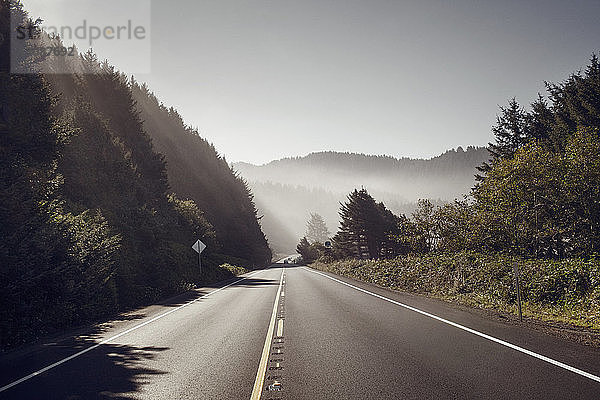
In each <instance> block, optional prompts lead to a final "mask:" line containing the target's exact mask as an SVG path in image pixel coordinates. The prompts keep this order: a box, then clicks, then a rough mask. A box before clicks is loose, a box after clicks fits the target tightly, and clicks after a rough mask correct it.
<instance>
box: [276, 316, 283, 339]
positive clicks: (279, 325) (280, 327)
mask: <svg viewBox="0 0 600 400" xmlns="http://www.w3.org/2000/svg"><path fill="white" fill-rule="evenodd" d="M277 336H279V337H282V336H283V319H280V320H279V321H278V323H277Z"/></svg>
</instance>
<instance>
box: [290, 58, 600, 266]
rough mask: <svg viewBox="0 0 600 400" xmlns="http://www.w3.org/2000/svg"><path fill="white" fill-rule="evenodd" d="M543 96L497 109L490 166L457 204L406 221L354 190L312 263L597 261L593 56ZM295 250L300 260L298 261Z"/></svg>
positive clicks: (599, 75) (599, 201)
mask: <svg viewBox="0 0 600 400" xmlns="http://www.w3.org/2000/svg"><path fill="white" fill-rule="evenodd" d="M546 86H547V95H546V96H542V95H539V96H538V98H537V99H536V100H535V101H534V102H533V103H532V104H531V105H530V106H529V107H528V108H527V109H526V108H525V107H523V106H521V105H520V104H519V103H518V102H517V101H516V99H512V100H510V101H509V103H508V105H507V106H505V107H501V108H500V112H499V114H498V116H497V121H496V123H495V124H494V126H493V127H492V132H493V133H494V137H495V141H494V142H493V143H490V144H489V147H488V150H489V153H490V160H489V162H485V163H483V164H482V165H481V166H480V167H479V168H478V170H479V173H478V175H477V183H476V184H475V186H474V187H473V189H472V190H471V192H470V193H469V194H468V195H466V196H465V197H464V198H463V199H461V200H455V201H454V202H452V203H448V204H444V205H441V206H437V207H436V206H434V205H433V204H432V203H431V202H430V201H429V200H420V201H419V203H418V208H417V210H416V211H415V212H414V213H413V214H412V216H411V217H407V216H406V215H404V214H400V215H394V214H393V213H392V212H390V211H389V210H388V209H387V208H386V207H385V205H384V204H383V203H381V202H377V201H376V200H375V199H374V198H373V197H372V196H371V195H369V193H368V192H367V191H366V190H365V189H361V190H354V191H353V192H352V193H350V194H349V195H348V197H347V201H346V202H344V203H342V204H341V208H340V212H339V214H340V219H341V222H340V227H339V230H338V232H337V233H336V234H335V235H334V236H333V238H332V249H331V250H328V249H326V250H323V249H321V250H322V251H320V252H316V253H318V255H319V256H328V257H333V258H344V257H356V258H389V257H394V256H397V255H402V254H408V253H428V252H444V253H453V252H460V251H463V250H470V251H476V252H482V253H506V254H510V255H515V256H520V257H525V258H538V259H544V258H545V259H565V258H590V257H594V256H596V255H597V253H598V250H599V248H600V247H599V246H600V63H599V61H598V57H597V55H596V54H593V55H592V57H591V58H590V61H589V64H588V65H587V66H586V67H585V69H583V70H582V71H578V72H576V73H573V74H571V75H570V76H569V77H568V78H567V79H566V80H564V81H563V82H560V83H556V84H555V83H547V84H546ZM303 244H304V246H299V250H300V249H301V248H302V249H303V251H304V249H305V248H306V243H303ZM308 244H309V247H310V245H311V244H310V243H308ZM317 247H319V246H318V245H317ZM319 248H320V247H319ZM316 253H315V252H313V254H312V256H314V255H315V254H316ZM309 258H311V256H310V255H309Z"/></svg>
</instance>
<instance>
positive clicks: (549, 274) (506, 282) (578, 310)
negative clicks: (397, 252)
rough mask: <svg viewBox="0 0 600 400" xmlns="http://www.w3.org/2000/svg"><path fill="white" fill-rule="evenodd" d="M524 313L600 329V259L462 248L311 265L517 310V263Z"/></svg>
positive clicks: (473, 304) (398, 287)
mask: <svg viewBox="0 0 600 400" xmlns="http://www.w3.org/2000/svg"><path fill="white" fill-rule="evenodd" d="M514 264H517V265H518V267H519V269H520V271H521V296H522V299H523V315H524V317H526V318H527V317H533V318H537V319H541V320H543V321H556V322H569V323H572V324H574V325H577V326H580V327H583V328H586V329H594V330H600V261H599V260H596V259H593V260H587V261H584V260H579V259H567V260H535V259H529V260H527V259H523V258H514V257H511V256H508V255H501V254H480V253H474V252H470V251H463V252H460V253H455V254H448V253H440V254H424V255H407V256H398V257H395V258H391V259H385V260H382V259H380V260H359V259H345V260H338V261H329V262H327V260H323V261H316V262H314V263H312V264H311V267H313V268H315V269H318V270H321V271H327V272H332V273H335V274H338V275H342V276H346V277H349V278H352V279H357V280H361V281H364V282H368V283H373V284H376V285H379V286H382V287H387V288H390V289H393V290H399V291H405V292H411V293H417V294H423V295H427V296H432V297H437V298H441V299H443V300H447V301H451V302H454V303H458V304H463V305H467V306H471V307H477V308H487V309H493V310H496V311H500V312H503V313H516V309H515V301H516V291H515V286H514V274H513V265H514Z"/></svg>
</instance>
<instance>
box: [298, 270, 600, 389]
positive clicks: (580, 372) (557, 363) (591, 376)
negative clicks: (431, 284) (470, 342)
mask: <svg viewBox="0 0 600 400" xmlns="http://www.w3.org/2000/svg"><path fill="white" fill-rule="evenodd" d="M303 268H304V269H306V270H308V271H310V272H312V273H315V274H319V275H323V276H324V277H326V278H329V279H331V280H333V281H336V282H338V283H341V284H342V285H346V286H349V287H351V288H353V289H356V290H358V291H360V292H363V293H366V294H369V295H371V296H374V297H377V298H379V299H382V300H385V301H388V302H390V303H393V304H396V305H398V306H401V307H404V308H406V309H408V310H411V311H414V312H416V313H419V314H422V315H425V316H427V317H429V318H433V319H435V320H437V321H440V322H443V323H445V324H448V325H451V326H454V327H455V328H458V329H462V330H463V331H467V332H469V333H472V334H474V335H477V336H480V337H482V338H485V339H488V340H490V341H492V342H495V343H498V344H501V345H503V346H506V347H509V348H511V349H513V350H516V351H519V352H521V353H524V354H527V355H529V356H531V357H535V358H537V359H539V360H542V361H546V362H547V363H550V364H553V365H555V366H557V367H560V368H563V369H566V370H567V371H571V372H574V373H576V374H578V375H581V376H584V377H586V378H588V379H591V380H593V381H596V382H600V377H599V376H596V375H594V374H591V373H589V372H585V371H583V370H580V369H579V368H575V367H572V366H570V365H568V364H565V363H562V362H560V361H556V360H554V359H552V358H550V357H546V356H543V355H541V354H538V353H535V352H533V351H531V350H527V349H525V348H523V347H520V346H517V345H515V344H512V343H509V342H506V341H504V340H502V339H498V338H496V337H494V336H490V335H488V334H485V333H483V332H479V331H476V330H475V329H471V328H468V327H466V326H464V325H460V324H457V323H456V322H452V321H449V320H447V319H444V318H442V317H438V316H437V315H434V314H430V313H428V312H426V311H422V310H419V309H418V308H415V307H411V306H409V305H406V304H403V303H400V302H398V301H395V300H392V299H388V298H387V297H384V296H381V295H379V294H376V293H372V292H369V291H368V290H365V289H362V288H359V287H357V286H354V285H351V284H349V283H347V282H344V281H342V280H339V279H336V278H333V277H331V276H329V275H327V274H324V273H322V272H319V271H315V270H313V269H310V268H308V267H303Z"/></svg>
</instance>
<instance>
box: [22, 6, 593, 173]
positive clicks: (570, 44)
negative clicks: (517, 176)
mask: <svg viewBox="0 0 600 400" xmlns="http://www.w3.org/2000/svg"><path fill="white" fill-rule="evenodd" d="M32 1H33V0H32ZM124 1H125V0H124ZM25 3H26V4H27V1H25ZM53 3H59V1H58V0H57V1H51V0H50V1H49V0H44V1H43V2H39V3H38V4H37V5H36V7H37V9H39V13H40V14H42V16H43V14H44V8H47V9H49V8H53V7H55V6H53ZM599 16H600V1H589V2H584V1H487V2H483V1H443V2H438V1H376V0H368V1H366V0H365V1H348V0H346V1H331V0H318V1H313V0H297V1H281V0H278V1H242V0H235V1H230V0H214V1H203V0H179V1H153V2H152V26H151V31H152V36H151V40H152V41H151V48H152V73H151V74H149V75H139V76H138V78H139V80H142V81H146V82H148V84H149V85H150V87H151V88H152V89H153V90H154V91H155V93H156V94H157V95H158V97H159V98H160V99H161V100H163V101H164V102H165V103H166V104H167V105H173V106H174V107H175V108H177V109H178V110H179V111H180V112H181V114H182V115H183V117H184V120H185V121H186V122H187V123H188V124H190V125H193V126H197V127H198V128H199V129H200V132H201V134H202V136H204V137H206V138H207V139H208V140H209V141H211V142H213V143H214V144H215V145H216V147H217V149H218V150H219V151H220V152H221V153H222V154H224V155H225V156H226V157H227V159H228V160H229V161H249V162H253V163H263V162H267V161H269V160H272V159H276V158H281V157H284V156H290V155H302V154H306V153H308V152H312V151H320V150H339V151H353V152H364V153H370V154H389V155H393V156H400V157H401V156H410V157H431V156H434V155H437V154H439V153H441V152H443V151H444V150H446V149H449V148H453V147H457V146H459V145H462V146H467V145H484V144H486V143H487V142H488V141H490V140H491V134H490V126H491V125H492V124H493V122H494V119H495V115H496V113H497V111H498V105H502V104H505V103H506V101H507V100H508V99H509V98H511V97H513V96H516V97H517V99H518V100H520V101H521V102H524V103H528V102H530V101H531V100H533V98H534V97H535V96H536V93H537V92H543V91H544V85H543V81H544V80H549V81H559V80H562V79H564V78H565V77H566V76H567V75H568V74H569V73H571V72H573V71H575V70H578V69H580V68H582V67H583V66H585V64H586V63H587V61H588V59H589V56H590V54H591V53H592V52H593V51H597V50H600V24H598V17H599ZM111 62H112V63H113V64H115V65H117V66H119V60H116V59H114V60H111Z"/></svg>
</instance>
